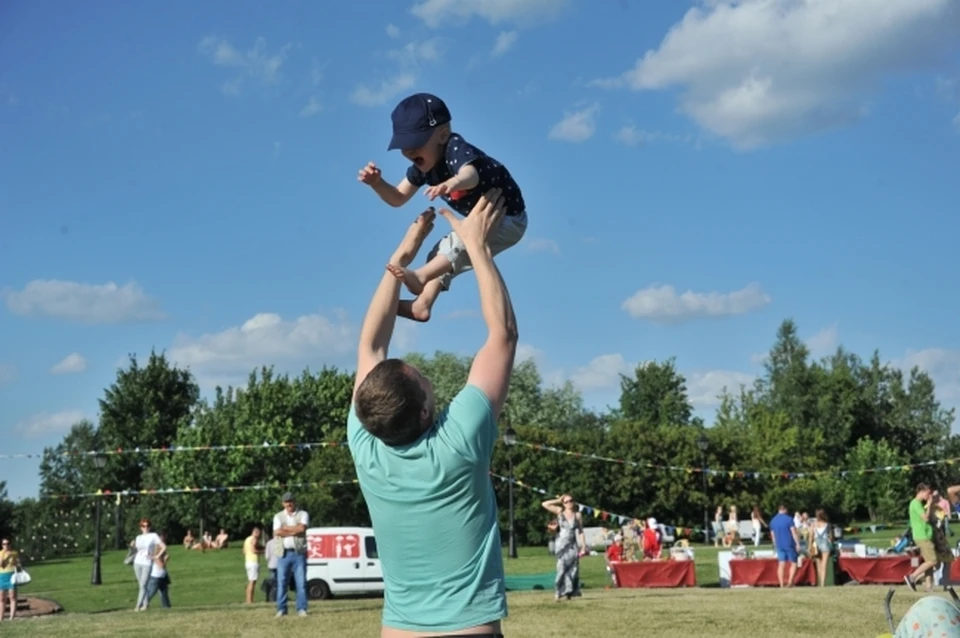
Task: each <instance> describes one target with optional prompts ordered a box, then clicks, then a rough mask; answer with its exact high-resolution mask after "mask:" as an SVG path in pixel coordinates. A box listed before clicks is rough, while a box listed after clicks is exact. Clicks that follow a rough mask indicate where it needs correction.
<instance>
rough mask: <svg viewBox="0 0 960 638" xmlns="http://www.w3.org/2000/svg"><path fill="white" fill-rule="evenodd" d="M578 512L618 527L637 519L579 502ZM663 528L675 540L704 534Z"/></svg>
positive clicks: (504, 478) (537, 489) (519, 484)
mask: <svg viewBox="0 0 960 638" xmlns="http://www.w3.org/2000/svg"><path fill="white" fill-rule="evenodd" d="M490 476H492V477H493V478H495V479H498V480H500V481H501V482H504V483H510V482H511V481H510V478H509V477H507V476H501V475H500V474H495V473H493V472H491V473H490ZM513 484H514V485H516V486H517V487H522V488H524V489H527V490H530V491H531V492H536V493H537V494H541V495H543V496H553V495H554V493H553V492H548V491H547V490H545V489H543V488H542V487H537V486H535V485H530V484H529V483H524V482H523V481H521V480H519V479H517V478H514V479H513ZM577 510H579V512H580V514H582V515H583V516H593V517H594V518H596V519H599V520H601V521H603V522H609V523H615V524H617V525H618V526H622V525H626V524H627V523H629V522H630V521H633V520H635V519H636V517H635V516H627V515H626V514H617V513H615V512H611V511H609V510H605V509H603V508H600V507H596V506H593V505H586V504H584V503H579V502H578V503H577ZM661 526H662V527H663V531H664V532H666V534H667V535H668V536H674V537H675V538H689V537H691V536H695V535H697V534H703V528H700V527H677V526H675V525H666V524H663V523H661Z"/></svg>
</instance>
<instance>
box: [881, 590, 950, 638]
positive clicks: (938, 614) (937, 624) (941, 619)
mask: <svg viewBox="0 0 960 638" xmlns="http://www.w3.org/2000/svg"><path fill="white" fill-rule="evenodd" d="M946 590H947V592H948V593H949V594H950V598H951V599H952V601H950V600H947V599H946V598H944V597H942V596H924V597H923V598H921V599H920V600H918V601H917V602H915V603H914V604H913V605H912V606H911V607H910V609H909V610H907V613H906V614H904V615H903V618H901V619H900V624H899V625H895V624H894V622H893V612H892V611H891V609H890V602H891V601H892V600H893V595H894V594H895V593H896V590H895V589H894V588H893V587H891V588H890V590H889V591H888V592H887V596H886V598H885V599H884V601H883V606H884V611H885V612H886V615H887V624H888V625H889V626H890V633H889V634H883V636H886V637H887V638H913V637H914V636H917V637H919V636H938V637H941V638H960V597H958V596H957V592H955V591H954V589H953V587H946Z"/></svg>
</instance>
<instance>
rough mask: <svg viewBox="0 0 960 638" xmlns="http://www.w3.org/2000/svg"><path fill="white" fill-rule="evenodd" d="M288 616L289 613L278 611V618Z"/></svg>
mask: <svg viewBox="0 0 960 638" xmlns="http://www.w3.org/2000/svg"><path fill="white" fill-rule="evenodd" d="M286 615H287V612H285V611H278V612H277V618H281V617H283V616H286Z"/></svg>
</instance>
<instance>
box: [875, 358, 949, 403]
mask: <svg viewBox="0 0 960 638" xmlns="http://www.w3.org/2000/svg"><path fill="white" fill-rule="evenodd" d="M892 363H893V365H895V366H896V367H898V368H901V369H903V370H904V371H907V372H909V371H910V370H911V369H912V368H913V367H914V366H916V367H918V368H920V369H921V370H924V371H925V372H926V373H927V374H929V375H930V378H931V379H933V382H934V383H935V384H936V386H937V397H938V398H940V399H941V400H942V401H943V402H944V403H949V404H951V405H957V404H960V350H948V349H946V348H925V349H923V350H907V352H906V354H905V355H904V356H903V358H901V359H898V360H896V361H893V362H892Z"/></svg>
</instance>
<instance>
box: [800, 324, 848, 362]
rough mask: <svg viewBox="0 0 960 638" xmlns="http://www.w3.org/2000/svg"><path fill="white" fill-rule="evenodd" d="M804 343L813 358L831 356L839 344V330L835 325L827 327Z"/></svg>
mask: <svg viewBox="0 0 960 638" xmlns="http://www.w3.org/2000/svg"><path fill="white" fill-rule="evenodd" d="M806 343H807V349H808V350H810V354H812V355H813V356H815V357H820V356H823V355H827V354H832V353H833V352H834V351H835V350H836V349H837V345H838V344H839V343H840V329H839V328H838V326H837V324H833V325H830V326H827V327H826V328H824V329H823V330H821V331H820V332H818V333H817V334H815V335H813V336H812V337H810V338H809V339H807V342H806Z"/></svg>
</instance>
